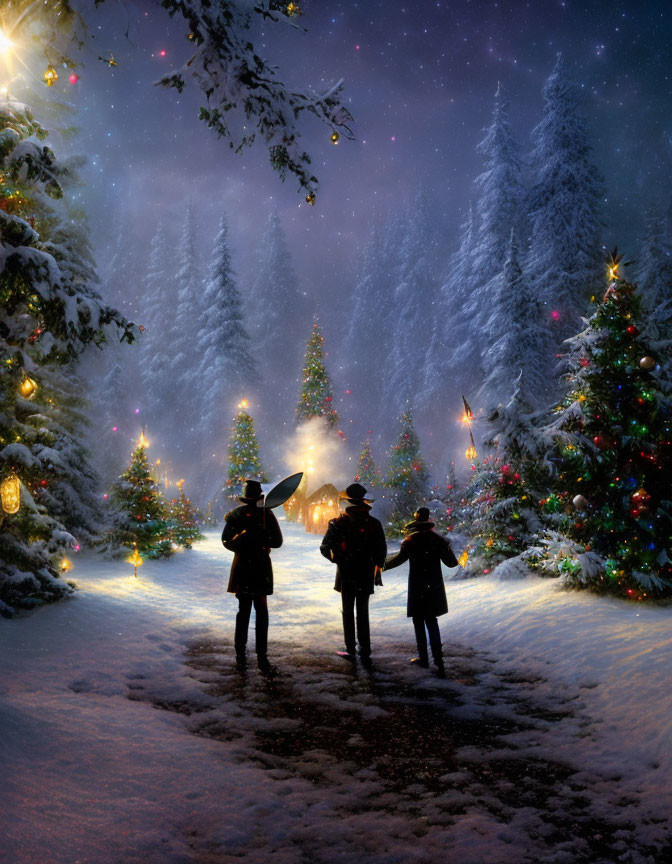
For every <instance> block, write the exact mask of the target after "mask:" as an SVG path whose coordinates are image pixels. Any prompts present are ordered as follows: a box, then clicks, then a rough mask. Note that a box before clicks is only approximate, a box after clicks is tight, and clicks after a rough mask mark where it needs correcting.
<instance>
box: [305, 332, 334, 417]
mask: <svg viewBox="0 0 672 864" xmlns="http://www.w3.org/2000/svg"><path fill="white" fill-rule="evenodd" d="M326 356H327V355H326V353H325V350H324V336H323V335H322V333H321V331H320V327H319V324H318V323H317V319H315V320H314V321H313V332H312V333H311V335H310V339H309V340H308V345H307V346H306V359H305V363H304V367H303V375H302V379H301V395H300V396H299V403H298V405H297V406H296V419H297V420H298V422H299V423H301V422H303V421H305V420H310V419H311V418H312V417H324V418H325V420H326V421H327V424H328V426H329V427H330V428H332V429H338V414H337V412H336V409H335V408H334V389H333V387H332V384H331V380H330V378H329V375H328V374H327V370H326V367H325V365H324V361H325V357H326Z"/></svg>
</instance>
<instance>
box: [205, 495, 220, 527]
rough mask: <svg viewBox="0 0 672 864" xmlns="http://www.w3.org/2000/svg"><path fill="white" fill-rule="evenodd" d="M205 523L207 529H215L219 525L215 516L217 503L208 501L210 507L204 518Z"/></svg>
mask: <svg viewBox="0 0 672 864" xmlns="http://www.w3.org/2000/svg"><path fill="white" fill-rule="evenodd" d="M203 522H204V524H205V527H206V528H214V527H215V525H217V518H216V516H215V502H214V501H208V506H207V508H206V510H205V516H204V517H203Z"/></svg>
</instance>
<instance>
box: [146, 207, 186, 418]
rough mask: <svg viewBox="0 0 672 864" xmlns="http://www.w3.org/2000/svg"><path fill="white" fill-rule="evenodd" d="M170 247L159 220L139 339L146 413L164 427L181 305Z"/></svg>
mask: <svg viewBox="0 0 672 864" xmlns="http://www.w3.org/2000/svg"><path fill="white" fill-rule="evenodd" d="M171 260H172V255H171V249H170V247H169V244H168V237H167V235H166V230H165V227H164V225H163V223H159V225H158V226H157V229H156V232H155V234H154V236H153V238H152V242H151V244H150V247H149V259H148V261H147V272H146V274H145V278H144V282H143V300H142V324H143V325H144V327H145V332H144V333H143V334H142V338H141V340H140V351H139V354H140V378H141V381H142V389H143V392H144V412H143V416H145V417H146V419H147V421H148V423H150V425H151V426H152V428H155V429H163V428H165V425H166V420H167V414H168V413H169V412H170V410H171V409H170V405H171V402H172V397H173V395H174V392H175V391H174V381H173V379H172V376H171V374H170V370H171V367H172V357H173V347H174V346H172V345H171V342H170V338H169V335H170V334H172V333H173V332H174V325H173V321H174V319H175V316H176V310H177V305H178V300H177V289H178V287H179V283H178V282H176V280H175V278H174V277H172V276H171V273H170V270H169V267H170V263H171Z"/></svg>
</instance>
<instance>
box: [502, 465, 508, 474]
mask: <svg viewBox="0 0 672 864" xmlns="http://www.w3.org/2000/svg"><path fill="white" fill-rule="evenodd" d="M499 470H500V471H501V472H502V474H510V473H511V466H510V465H502V467H501V468H500V469H499Z"/></svg>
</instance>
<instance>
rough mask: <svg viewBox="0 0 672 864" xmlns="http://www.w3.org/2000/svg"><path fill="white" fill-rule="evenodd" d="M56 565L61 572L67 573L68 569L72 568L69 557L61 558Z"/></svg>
mask: <svg viewBox="0 0 672 864" xmlns="http://www.w3.org/2000/svg"><path fill="white" fill-rule="evenodd" d="M58 567H59V569H60V571H61V573H67V572H68V570H72V561H71V560H70V559H69V558H63V559H62V561H61V563H60V564H59V565H58Z"/></svg>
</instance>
